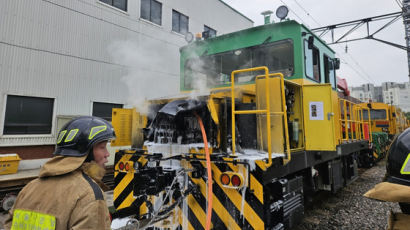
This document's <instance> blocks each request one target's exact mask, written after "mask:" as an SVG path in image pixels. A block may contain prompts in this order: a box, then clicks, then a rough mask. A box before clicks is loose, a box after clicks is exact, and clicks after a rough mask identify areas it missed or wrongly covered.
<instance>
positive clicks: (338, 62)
mask: <svg viewBox="0 0 410 230" xmlns="http://www.w3.org/2000/svg"><path fill="white" fill-rule="evenodd" d="M335 69H340V59H339V58H335Z"/></svg>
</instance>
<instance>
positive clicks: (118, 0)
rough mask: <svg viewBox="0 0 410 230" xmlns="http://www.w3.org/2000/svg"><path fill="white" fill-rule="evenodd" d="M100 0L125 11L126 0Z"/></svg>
mask: <svg viewBox="0 0 410 230" xmlns="http://www.w3.org/2000/svg"><path fill="white" fill-rule="evenodd" d="M100 2H104V3H106V4H108V5H110V6H113V7H115V8H118V9H120V10H123V11H127V0H100Z"/></svg>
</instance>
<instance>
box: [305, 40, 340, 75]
mask: <svg viewBox="0 0 410 230" xmlns="http://www.w3.org/2000/svg"><path fill="white" fill-rule="evenodd" d="M308 45H309V42H308V40H307V39H303V57H304V66H305V68H304V72H305V76H306V77H307V78H308V79H309V80H312V81H314V82H317V83H322V74H321V65H320V62H321V58H320V50H319V48H317V46H315V45H313V49H317V51H318V52H319V55H318V57H319V62H318V68H319V80H316V79H315V76H312V77H311V76H309V75H308V74H307V65H306V49H309V47H307V46H308ZM313 49H312V64H313ZM313 66H314V65H313ZM313 74H314V73H313ZM335 75H336V74H335Z"/></svg>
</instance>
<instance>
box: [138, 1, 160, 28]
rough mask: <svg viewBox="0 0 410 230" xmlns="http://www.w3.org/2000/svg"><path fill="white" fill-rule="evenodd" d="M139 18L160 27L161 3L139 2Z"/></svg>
mask: <svg viewBox="0 0 410 230" xmlns="http://www.w3.org/2000/svg"><path fill="white" fill-rule="evenodd" d="M141 18H143V19H146V20H148V21H150V22H153V23H155V24H158V25H161V23H162V3H160V2H157V1H155V0H141Z"/></svg>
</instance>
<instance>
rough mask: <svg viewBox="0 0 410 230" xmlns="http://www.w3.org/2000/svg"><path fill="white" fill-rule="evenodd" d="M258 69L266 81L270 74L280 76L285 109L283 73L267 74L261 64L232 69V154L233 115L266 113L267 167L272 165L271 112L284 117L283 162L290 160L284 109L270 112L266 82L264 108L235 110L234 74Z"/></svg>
mask: <svg viewBox="0 0 410 230" xmlns="http://www.w3.org/2000/svg"><path fill="white" fill-rule="evenodd" d="M258 70H263V71H264V72H265V74H264V75H262V76H261V77H265V78H266V81H268V80H269V77H270V76H279V77H280V78H281V89H282V90H281V91H282V108H283V109H284V110H286V106H284V104H283V103H285V102H286V101H285V90H284V79H283V74H282V73H275V74H269V70H268V68H267V67H266V66H261V67H254V68H248V69H241V70H234V71H232V73H231V102H232V104H231V106H232V109H231V110H232V154H233V155H235V150H236V133H235V132H236V130H235V115H236V114H263V113H265V114H266V127H267V139H268V155H269V157H268V162H267V163H265V167H266V168H268V167H270V166H271V165H272V142H271V139H272V134H271V129H270V127H271V117H270V115H271V114H282V115H283V116H284V119H285V133H286V141H287V152H288V153H287V155H288V159H287V160H284V164H287V163H288V162H289V161H290V148H289V140H288V139H289V134H288V130H287V116H286V111H284V112H273V113H271V112H270V93H269V84H268V83H267V82H266V84H265V91H266V93H265V96H266V109H260V110H238V111H236V110H235V75H236V74H238V73H244V72H252V71H258Z"/></svg>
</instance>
